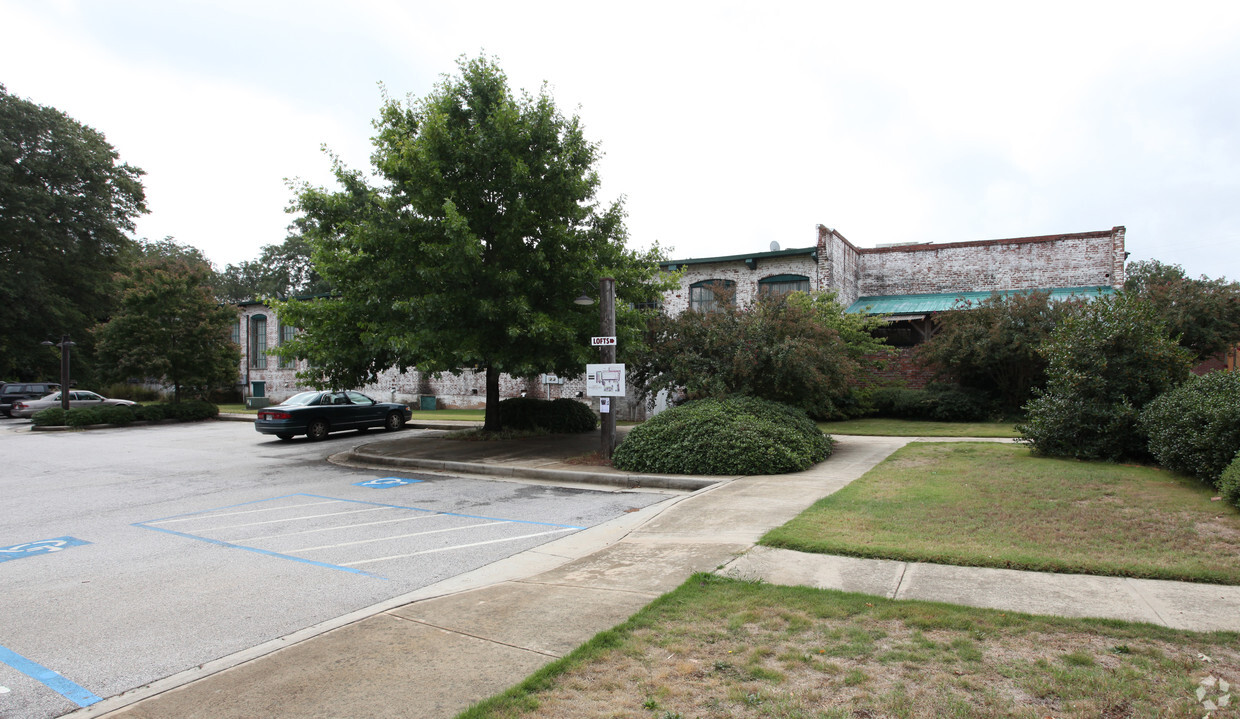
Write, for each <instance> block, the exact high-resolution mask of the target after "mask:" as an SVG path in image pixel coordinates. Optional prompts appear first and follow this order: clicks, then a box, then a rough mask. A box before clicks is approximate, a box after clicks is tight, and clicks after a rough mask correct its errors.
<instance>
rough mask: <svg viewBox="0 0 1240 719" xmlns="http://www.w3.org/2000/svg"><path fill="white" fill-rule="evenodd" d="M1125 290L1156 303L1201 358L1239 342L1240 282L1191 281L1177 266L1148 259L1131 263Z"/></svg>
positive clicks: (1182, 341)
mask: <svg viewBox="0 0 1240 719" xmlns="http://www.w3.org/2000/svg"><path fill="white" fill-rule="evenodd" d="M1124 291H1125V292H1131V293H1134V294H1136V295H1137V296H1138V297H1140V298H1142V299H1143V300H1145V301H1146V302H1149V303H1150V304H1152V305H1153V306H1154V307H1155V309H1156V310H1157V312H1158V314H1160V315H1161V316H1162V317H1163V318H1164V319H1165V320H1166V322H1167V330H1168V332H1169V333H1170V334H1171V336H1173V337H1176V338H1178V340H1179V343H1180V345H1181V346H1183V347H1187V348H1188V349H1190V350H1192V351H1193V353H1194V354H1195V355H1196V356H1197V359H1199V360H1201V359H1207V358H1209V357H1213V356H1214V355H1216V354H1218V353H1219V352H1222V351H1223V350H1225V349H1227V348H1228V347H1231V346H1233V345H1235V344H1236V343H1238V342H1240V283H1236V282H1228V281H1227V280H1226V279H1224V278H1219V279H1215V280H1212V279H1210V278H1209V277H1205V276H1202V277H1200V278H1198V279H1193V278H1191V277H1189V276H1188V275H1187V274H1185V272H1184V268H1183V267H1181V266H1179V265H1168V264H1164V263H1162V262H1159V261H1158V260H1150V261H1148V262H1145V261H1142V262H1131V263H1129V264H1128V268H1127V280H1125V282H1124Z"/></svg>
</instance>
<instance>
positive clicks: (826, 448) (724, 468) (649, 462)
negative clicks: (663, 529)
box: [612, 397, 831, 475]
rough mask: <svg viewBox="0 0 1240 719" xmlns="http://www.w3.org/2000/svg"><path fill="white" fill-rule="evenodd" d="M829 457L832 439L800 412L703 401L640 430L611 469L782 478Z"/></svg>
mask: <svg viewBox="0 0 1240 719" xmlns="http://www.w3.org/2000/svg"><path fill="white" fill-rule="evenodd" d="M830 454H831V439H830V438H829V437H827V436H825V435H823V433H822V432H821V431H820V430H819V429H818V427H817V426H816V425H815V424H814V423H813V422H812V421H811V420H810V419H809V417H808V416H807V415H806V414H805V413H804V412H803V411H801V410H799V409H796V408H794V407H789V406H788V405H783V404H778V403H775V402H770V401H767V400H762V399H756V398H753V397H739V398H730V399H703V400H696V401H693V402H689V403H687V404H683V405H681V406H679V407H673V408H672V409H669V410H666V411H664V412H661V413H659V414H657V415H655V416H654V417H653V418H651V419H649V420H647V421H646V422H644V423H643V424H640V425H638V426H637V427H635V428H634V429H633V431H632V432H630V433H629V436H628V437H627V438H626V439H625V440H624V442H623V443H621V445H620V446H619V447H618V448H617V449H616V453H615V455H614V456H613V457H612V465H613V466H614V467H616V468H618V469H623V470H626V471H630V472H655V473H661V474H708V475H717V474H744V475H748V474H783V473H786V472H799V471H801V470H803V469H807V468H809V467H810V466H812V465H813V464H815V463H817V462H821V461H822V460H824V459H826V458H827V457H828V456H829V455H830Z"/></svg>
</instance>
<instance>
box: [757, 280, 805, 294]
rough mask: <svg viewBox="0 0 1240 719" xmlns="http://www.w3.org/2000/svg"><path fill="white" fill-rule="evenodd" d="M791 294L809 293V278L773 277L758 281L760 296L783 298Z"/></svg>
mask: <svg viewBox="0 0 1240 719" xmlns="http://www.w3.org/2000/svg"><path fill="white" fill-rule="evenodd" d="M789 292H809V278H808V277H806V276H805V275H771V276H770V277H764V278H762V279H761V280H758V295H759V296H761V297H782V296H784V295H786V294H788V293H789Z"/></svg>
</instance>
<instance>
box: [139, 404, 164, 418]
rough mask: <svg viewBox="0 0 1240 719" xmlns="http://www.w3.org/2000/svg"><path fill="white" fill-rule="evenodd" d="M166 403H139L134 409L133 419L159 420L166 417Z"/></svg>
mask: <svg viewBox="0 0 1240 719" xmlns="http://www.w3.org/2000/svg"><path fill="white" fill-rule="evenodd" d="M167 407H168V405H165V404H144V405H139V406H138V407H137V408H135V410H134V419H139V420H142V421H144V422H159V421H161V420H164V419H166V418H167V417H168V409H167Z"/></svg>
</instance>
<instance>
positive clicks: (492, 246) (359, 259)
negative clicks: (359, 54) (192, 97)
mask: <svg viewBox="0 0 1240 719" xmlns="http://www.w3.org/2000/svg"><path fill="white" fill-rule="evenodd" d="M458 69H459V74H458V75H455V76H449V77H445V78H444V79H443V80H442V81H441V82H440V83H439V84H438V85H437V86H436V87H435V89H434V91H432V92H431V93H430V94H429V95H427V96H426V97H424V98H422V99H420V100H414V99H410V100H409V101H408V102H406V103H400V102H396V101H393V100H391V99H385V101H384V103H383V106H382V109H381V111H380V115H379V118H378V119H377V120H376V122H375V127H376V131H377V132H376V135H375V137H374V144H375V151H374V153H373V155H372V161H373V162H374V167H375V170H376V172H377V173H378V175H379V176H380V178H381V180H382V182H381V183H379V184H377V185H372V184H370V183H369V182H368V181H367V180H366V179H365V178H364V177H363V176H362V175H361V173H359V172H357V171H355V170H350V169H348V168H346V167H344V166H343V165H341V164H340V163H339V161H336V162H335V174H336V178H337V181H338V182H339V184H340V189H338V190H334V191H331V190H327V189H323V188H315V187H310V186H302V187H301V188H300V192H299V194H298V197H297V200H296V203H295V209H297V210H299V211H300V212H301V213H303V218H302V219H301V221H300V223H299V226H300V228H301V230H302V232H303V234H304V236H305V238H306V240H307V242H309V244H310V247H311V256H312V258H313V261H314V266H315V269H316V270H317V271H318V272H319V274H320V275H321V276H322V278H323V279H324V280H325V281H326V282H327V283H328V284H329V285H330V286H331V287H332V290H333V291H332V294H331V295H330V296H329V297H325V298H319V299H316V300H312V301H299V300H289V301H286V302H278V303H276V309H277V313H278V314H279V315H280V318H281V321H283V322H285V323H290V324H293V325H295V326H297V327H299V328H300V329H301V330H302V331H301V332H300V333H299V334H298V336H297V338H296V339H295V340H294V341H292V342H290V343H288V344H286V345H283V346H282V347H281V348H280V353H281V354H282V355H283V356H285V357H290V358H291V357H297V358H305V359H308V360H309V361H310V364H311V366H312V367H314V368H315V369H314V374H313V376H310V377H305V379H307V380H308V381H311V382H314V383H316V384H318V385H319V386H326V385H334V386H354V385H360V384H363V383H365V382H368V381H372V380H373V379H374V378H375V377H376V376H377V373H378V372H380V371H382V370H384V369H386V368H389V367H397V368H399V369H400V370H402V371H404V370H406V369H408V368H411V367H415V366H416V367H417V369H418V370H420V371H422V372H458V371H460V370H461V369H462V368H476V369H479V370H484V371H485V372H486V377H487V419H486V423H487V429H497V428H498V427H499V421H500V420H499V416H498V413H497V412H496V411H495V407H496V405H497V403H498V402H499V375H500V373H508V374H510V375H514V376H527V375H531V374H534V373H538V372H555V373H559V374H564V375H568V376H575V375H578V374H581V373H582V372H583V371H584V369H585V364H586V363H587V362H588V361H591V360H592V359H593V357H594V352H593V351H592V350H591V348H590V347H588V339H587V338H588V337H589V336H590V335H591V334H595V333H597V331H598V327H599V318H598V310H597V308H591V307H582V306H577V305H575V304H574V303H573V299H574V298H576V297H578V296H579V295H581V293H582V292H583V291H584V290H586V289H588V288H592V287H597V286H598V279H599V278H600V277H613V278H615V280H616V288H617V290H616V291H617V303H616V305H617V334H618V335H619V336H620V337H621V342H622V343H623V342H624V340H625V339H635V338H636V337H637V336H638V335H639V332H640V329H641V327H642V321H641V318H640V312H639V311H638V310H637V309H635V307H637V306H640V304H641V303H645V302H649V301H651V300H653V299H654V298H655V297H657V295H658V293H659V292H660V291H661V289H662V285H660V283H659V281H658V279H657V278H658V266H657V261H658V260H659V259H662V257H661V255H660V253H659V251H658V248H657V247H656V248H655V249H653V250H650V251H647V252H644V253H637V252H634V251H630V250H628V249H627V248H626V247H625V240H626V232H625V228H624V211H623V206H622V204H621V202H619V201H617V202H614V203H611V204H609V205H606V206H604V205H602V204H601V203H600V202H599V201H598V200H597V198H596V194H597V191H598V187H599V178H598V174H597V171H596V169H595V165H596V163H597V161H598V158H599V154H600V153H599V148H598V146H597V145H596V144H595V143H592V142H590V141H588V140H587V139H586V138H585V135H584V132H583V130H582V126H581V121H580V120H579V118H577V117H576V116H573V117H565V116H564V115H563V114H561V113H560V111H559V110H558V109H557V108H556V106H555V103H554V101H553V100H552V98H551V97H550V96H549V95H548V93H547V90H546V87H545V86H544V87H543V89H542V90H541V91H540V92H539V94H538V95H537V96H531V95H529V94H524V93H523V94H522V95H521V96H520V97H516V96H514V95H513V93H512V92H511V91H510V90H509V87H508V81H507V78H506V77H505V76H504V73H503V72H502V71H501V69H500V68H499V66H498V65H497V64H496V63H495V62H494V61H492V60H488V59H486V58H476V59H469V60H466V59H462V61H461V62H460V64H459V68H458Z"/></svg>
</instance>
